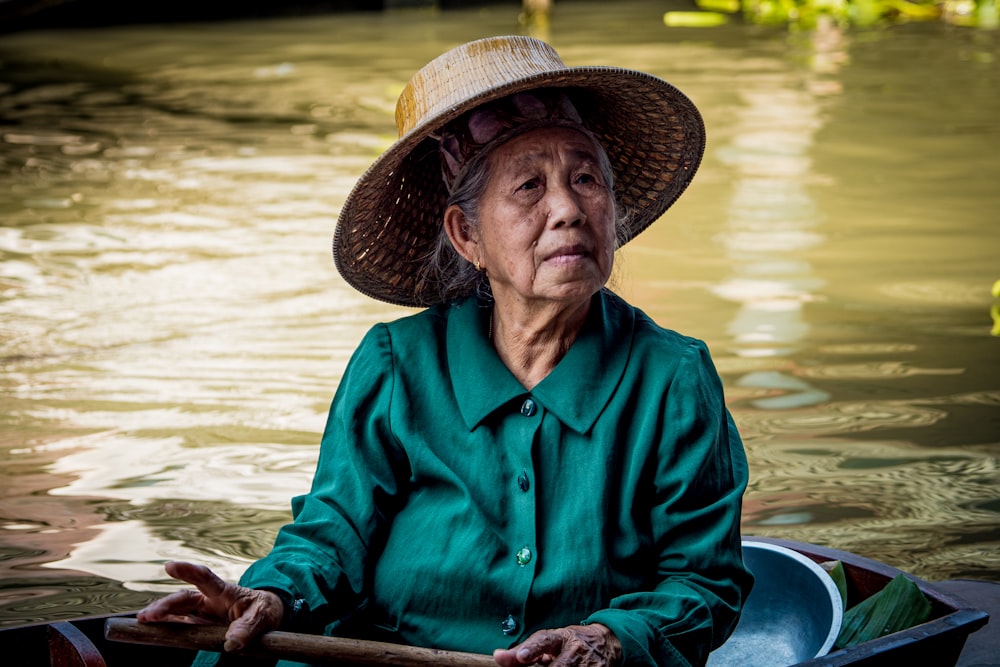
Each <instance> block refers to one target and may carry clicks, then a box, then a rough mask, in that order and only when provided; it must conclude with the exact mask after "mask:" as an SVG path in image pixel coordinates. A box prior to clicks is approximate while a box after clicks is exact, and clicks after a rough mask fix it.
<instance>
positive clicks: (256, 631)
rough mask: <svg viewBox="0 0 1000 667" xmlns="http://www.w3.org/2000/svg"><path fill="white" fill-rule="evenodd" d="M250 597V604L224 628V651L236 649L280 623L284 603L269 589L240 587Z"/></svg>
mask: <svg viewBox="0 0 1000 667" xmlns="http://www.w3.org/2000/svg"><path fill="white" fill-rule="evenodd" d="M242 590H244V591H245V592H246V594H247V597H248V598H250V604H249V605H248V606H247V608H246V609H245V610H244V611H243V613H242V614H240V615H239V617H238V618H236V619H235V620H234V621H233V622H232V623H230V624H229V629H228V630H226V643H225V650H226V651H238V650H240V649H241V648H243V647H244V646H246V645H247V644H248V643H249V642H250V640H251V639H253V638H254V637H256V636H258V635H260V634H263V633H265V632H268V631H270V630H275V629H277V628H278V626H279V625H281V618H282V616H283V615H284V604H283V603H282V602H281V599H280V598H279V597H278V596H277V595H275V594H274V593H271V592H270V591H256V590H250V589H242Z"/></svg>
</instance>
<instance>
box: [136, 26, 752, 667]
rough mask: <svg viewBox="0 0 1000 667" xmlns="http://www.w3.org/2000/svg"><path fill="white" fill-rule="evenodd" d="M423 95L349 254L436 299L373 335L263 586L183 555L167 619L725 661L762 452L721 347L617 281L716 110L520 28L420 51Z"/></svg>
mask: <svg viewBox="0 0 1000 667" xmlns="http://www.w3.org/2000/svg"><path fill="white" fill-rule="evenodd" d="M396 117H397V124H398V125H399V127H400V134H401V138H400V140H399V141H398V142H397V143H396V144H394V145H393V146H392V147H391V148H390V149H389V150H388V151H387V152H386V153H385V154H383V155H382V156H381V157H380V158H379V159H378V160H377V161H376V162H375V164H374V165H372V167H371V168H370V169H369V170H368V172H366V173H365V175H364V176H363V177H362V178H361V179H360V181H359V183H358V184H357V186H356V187H355V189H354V191H353V192H352V193H351V195H350V197H349V198H348V200H347V202H346V204H345V206H344V208H343V211H342V213H341V216H340V219H339V222H338V225H337V231H336V236H335V239H334V254H335V259H336V262H337V267H338V269H339V270H340V272H341V274H342V275H343V276H344V278H345V279H346V280H347V281H348V282H349V283H351V284H352V285H354V286H355V287H356V288H357V289H358V290H360V291H361V292H363V293H365V294H368V295H370V296H372V297H375V298H377V299H382V300H384V301H388V302H391V303H397V304H404V305H410V306H427V307H428V308H427V309H426V310H424V311H422V312H420V313H418V314H415V315H413V316H410V317H406V318H403V319H401V320H398V321H396V322H392V323H389V324H380V325H377V326H375V327H374V328H373V329H372V330H371V331H370V332H369V333H368V335H367V336H366V337H365V339H364V340H363V341H362V343H361V345H360V346H359V348H358V349H357V351H356V353H355V355H354V357H353V359H352V360H351V362H350V364H349V365H348V367H347V370H346V372H345V374H344V378H343V381H342V382H341V384H340V387H339V388H338V391H337V394H336V397H335V398H334V401H333V405H332V407H331V410H330V414H329V420H328V422H327V426H326V431H325V434H324V436H323V441H322V447H321V450H320V457H319V463H318V467H317V470H316V475H315V480H314V482H313V486H312V490H311V491H310V492H309V493H308V494H306V495H304V496H300V497H297V498H295V499H294V500H293V501H292V509H293V514H294V522H293V523H291V524H289V525H287V526H285V527H284V528H282V530H281V531H280V533H279V534H278V536H277V539H276V542H275V545H274V548H273V550H272V551H271V553H270V554H269V555H267V556H266V557H265V558H263V559H262V560H260V561H258V562H256V563H254V564H253V565H252V566H251V567H250V568H249V569H248V570H247V572H246V573H245V574H244V576H243V577H242V579H241V581H240V585H236V584H231V583H224V582H223V581H221V580H220V579H218V577H216V576H215V575H214V574H212V573H211V572H210V571H209V570H207V569H206V568H204V567H201V566H198V565H192V564H186V563H171V564H168V566H167V571H168V572H169V573H170V574H171V575H172V576H174V577H177V578H180V579H183V580H185V581H188V582H190V583H192V584H195V585H196V586H197V588H198V589H199V590H198V591H184V592H180V593H174V594H172V595H170V596H168V597H166V598H164V599H162V600H160V601H158V602H155V603H153V604H152V605H150V606H149V607H148V608H147V609H145V610H144V611H142V612H141V613H140V615H139V619H140V620H142V621H161V620H181V621H186V622H215V623H220V622H221V623H228V624H229V630H228V634H227V638H228V641H227V649H229V650H231V649H235V648H240V647H242V646H243V645H244V644H245V643H246V642H247V641H249V640H250V639H251V638H252V637H253V636H255V635H256V634H258V633H261V632H265V631H268V630H273V629H277V628H284V629H296V630H306V631H318V632H323V631H326V632H328V633H333V634H348V635H352V636H360V637H366V638H375V639H380V640H388V641H394V642H399V643H406V644H412V645H418V646H427V647H436V648H444V649H455V650H462V651H471V652H489V651H494V653H493V655H494V658H495V660H496V662H497V663H498V665H500V666H501V667H515V666H517V665H527V664H534V663H551V664H553V665H571V664H572V665H595V666H597V665H600V666H613V665H661V666H663V665H687V664H701V663H704V662H705V660H706V659H707V656H708V653H709V652H710V651H711V650H712V649H713V648H715V647H717V646H719V645H720V644H721V643H722V642H723V641H724V640H725V639H726V637H727V636H728V635H729V633H730V632H731V630H732V629H733V627H734V625H735V623H736V619H737V617H738V615H739V611H740V607H741V604H742V602H743V600H744V599H745V597H746V595H747V593H748V592H749V588H750V584H751V578H750V576H749V574H748V573H747V571H746V570H745V568H744V566H743V563H742V560H741V554H740V533H739V517H740V502H741V496H742V493H743V490H744V488H745V485H746V482H747V467H746V459H745V456H744V453H743V448H742V444H741V442H740V438H739V435H738V434H737V431H736V428H735V426H734V424H733V422H732V419H731V417H730V416H729V414H728V412H727V410H726V407H725V404H724V399H723V392H722V387H721V384H720V381H719V378H718V375H717V374H716V372H715V370H714V367H713V365H712V362H711V359H710V357H709V354H708V351H707V349H706V347H705V345H704V344H703V343H701V342H700V341H697V340H693V339H691V338H687V337H684V336H681V335H680V334H677V333H675V332H673V331H670V330H667V329H663V328H661V327H659V326H657V325H656V324H655V323H654V322H653V321H652V320H650V319H649V318H648V317H647V316H646V315H645V314H643V313H642V312H641V311H639V310H637V309H635V308H633V307H631V306H629V305H628V304H627V303H625V302H624V301H622V299H620V298H619V297H617V296H615V295H614V294H613V293H611V292H610V291H608V290H607V289H606V288H605V284H606V283H607V281H608V279H609V277H610V275H611V272H612V265H613V257H614V252H615V250H616V248H617V247H619V246H620V245H621V244H623V243H625V242H626V241H628V240H629V239H631V238H632V237H634V236H635V235H636V234H638V233H639V232H640V231H642V230H643V229H644V228H645V227H647V226H648V225H649V224H651V223H652V222H653V221H654V220H655V219H656V218H658V217H659V216H660V214H661V213H662V212H663V211H664V210H665V209H666V208H667V207H669V206H670V204H671V203H672V202H673V201H674V200H675V199H676V198H677V197H678V196H679V195H680V193H681V192H682V191H683V190H684V188H685V187H686V185H687V183H688V182H689V180H690V178H691V176H692V175H693V173H694V171H695V169H696V167H697V165H698V163H699V161H700V159H701V154H702V150H703V146H704V133H703V125H702V123H701V119H700V116H699V115H698V112H697V110H696V109H695V108H694V106H693V105H692V104H691V103H690V102H689V101H688V100H687V98H685V97H684V96H683V95H682V94H681V93H679V92H678V91H677V90H676V89H675V88H673V87H672V86H670V85H669V84H667V83H666V82H664V81H661V80H659V79H656V78H654V77H651V76H649V75H646V74H643V73H640V72H633V71H628V70H621V69H614V68H603V67H591V68H573V69H570V68H566V67H565V66H564V65H563V63H562V62H561V61H560V59H559V57H558V56H557V55H556V53H555V52H554V51H553V50H552V49H551V48H550V47H549V46H548V45H546V44H544V43H542V42H539V41H537V40H533V39H529V38H525V37H502V38H491V39H486V40H480V41H478V42H473V43H470V44H466V45H465V46H462V47H459V48H457V49H455V50H453V51H450V52H448V53H446V54H444V55H443V56H441V57H439V58H437V59H436V60H434V61H432V62H431V63H430V64H428V65H427V66H426V67H424V68H423V69H422V70H420V71H419V72H418V73H417V74H416V75H415V76H414V78H413V79H412V80H411V82H410V84H409V85H408V86H407V88H406V89H405V90H404V92H403V94H402V96H401V97H400V100H399V104H398V106H397V114H396ZM203 657H205V659H206V660H208V658H207V657H206V656H203Z"/></svg>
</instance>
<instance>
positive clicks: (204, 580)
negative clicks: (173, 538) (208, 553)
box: [136, 562, 285, 651]
mask: <svg viewBox="0 0 1000 667" xmlns="http://www.w3.org/2000/svg"><path fill="white" fill-rule="evenodd" d="M166 570H167V574H169V575H170V576H171V577H173V578H174V579H180V580H181V581H186V582H187V583H189V584H193V585H194V586H196V587H197V589H198V590H197V591H192V590H186V591H178V592H177V593H171V594H170V595H168V596H166V597H164V598H161V599H159V600H157V601H156V602H153V603H152V604H150V605H149V606H148V607H146V608H145V609H143V610H142V611H140V612H139V613H138V614H137V615H136V618H137V619H138V620H139V621H140V622H141V623H160V622H169V623H189V624H192V625H228V626H229V629H228V630H227V631H226V643H225V650H226V651H238V650H240V649H242V648H243V647H244V646H246V645H247V643H248V642H250V640H251V639H253V638H254V637H256V636H257V635H261V634H263V633H265V632H270V631H271V630H277V629H278V626H279V625H281V619H282V617H283V615H284V611H285V605H284V603H282V601H281V598H279V597H278V596H277V595H275V594H274V593H272V592H270V591H258V590H254V589H252V588H244V587H243V586H237V585H236V584H231V583H227V582H225V581H223V580H222V579H220V578H219V577H218V575H216V574H215V573H214V572H212V571H211V570H210V569H208V568H207V567H205V566H204V565H195V564H194V563H183V562H174V563H167V565H166Z"/></svg>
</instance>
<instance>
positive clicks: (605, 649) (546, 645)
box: [493, 623, 622, 667]
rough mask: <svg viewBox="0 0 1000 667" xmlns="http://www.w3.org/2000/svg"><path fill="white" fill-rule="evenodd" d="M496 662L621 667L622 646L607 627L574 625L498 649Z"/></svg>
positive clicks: (517, 666) (508, 666)
mask: <svg viewBox="0 0 1000 667" xmlns="http://www.w3.org/2000/svg"><path fill="white" fill-rule="evenodd" d="M493 659H494V660H496V663H497V665H499V666H500V667H521V665H534V664H536V663H537V664H542V665H549V667H571V666H572V667H617V665H618V664H619V663H621V659H622V645H621V642H619V641H618V638H617V637H615V635H614V633H613V632H611V630H609V629H608V628H607V626H604V625H601V624H599V623H594V624H592V625H571V626H569V627H565V628H558V629H556V630H539V631H538V632H536V633H535V634H533V635H531V636H530V637H528V638H527V639H526V640H525V641H524V642H522V643H521V644H520V645H518V646H515V647H514V648H512V649H506V650H504V649H497V650H496V651H494V652H493Z"/></svg>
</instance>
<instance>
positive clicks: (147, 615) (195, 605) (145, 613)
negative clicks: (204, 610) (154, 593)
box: [136, 591, 203, 623]
mask: <svg viewBox="0 0 1000 667" xmlns="http://www.w3.org/2000/svg"><path fill="white" fill-rule="evenodd" d="M202 603H203V596H202V594H201V593H199V592H197V591H177V592H176V593H171V594H170V595H168V596H166V597H163V598H160V599H159V600H154V601H153V602H151V603H149V604H148V605H146V607H145V608H144V609H142V610H140V611H139V613H137V614H136V618H137V619H138V620H139V621H140V622H142V623H168V622H170V621H172V620H173V618H172V617H175V616H186V615H188V614H191V613H193V612H197V611H198V610H199V609H200V608H201V606H202Z"/></svg>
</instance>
